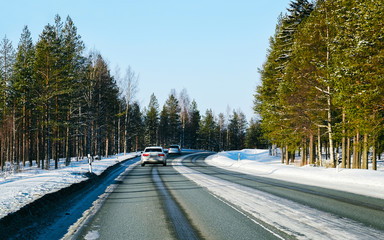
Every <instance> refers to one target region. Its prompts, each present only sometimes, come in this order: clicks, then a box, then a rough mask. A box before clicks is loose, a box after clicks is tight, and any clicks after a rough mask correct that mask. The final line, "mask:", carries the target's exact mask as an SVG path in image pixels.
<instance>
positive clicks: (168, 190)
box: [77, 154, 384, 239]
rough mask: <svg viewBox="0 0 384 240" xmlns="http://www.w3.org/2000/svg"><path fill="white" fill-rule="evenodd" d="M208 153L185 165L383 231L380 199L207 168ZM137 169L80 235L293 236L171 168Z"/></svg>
mask: <svg viewBox="0 0 384 240" xmlns="http://www.w3.org/2000/svg"><path fill="white" fill-rule="evenodd" d="M205 156H206V154H202V155H200V156H191V157H187V158H185V160H184V161H183V163H184V165H185V166H187V167H189V168H192V169H193V170H196V171H199V172H201V173H204V174H207V175H209V176H215V177H217V178H221V179H223V180H226V181H230V182H233V183H236V184H240V185H242V186H246V187H249V188H252V189H257V190H260V191H263V192H267V193H270V194H273V195H276V196H279V197H282V198H285V199H289V200H292V201H294V202H298V203H300V204H303V205H306V206H309V207H311V208H315V209H318V210H321V211H325V212H329V213H331V214H333V215H336V216H340V218H348V219H353V220H354V221H357V222H360V223H361V224H363V225H366V226H370V227H373V228H374V229H377V230H379V231H383V230H384V201H382V200H381V199H375V198H370V197H365V196H360V195H355V194H350V193H345V192H339V191H334V190H329V189H323V188H318V187H311V186H307V185H300V184H294V183H288V182H283V181H278V180H273V179H269V178H263V177H256V176H251V175H246V174H240V173H235V172H231V171H226V170H222V169H219V168H216V167H212V166H209V165H207V164H205V163H204V161H203V159H204V157H205ZM174 158H175V157H174V156H171V157H169V159H168V164H167V166H166V167H164V166H162V165H146V166H145V167H140V166H138V167H136V168H134V169H133V170H132V171H131V172H129V173H128V174H126V176H124V179H123V180H122V181H121V183H120V184H119V186H118V187H117V188H116V189H115V190H114V191H113V192H112V193H111V194H110V196H109V197H108V198H107V199H106V201H105V202H104V204H103V205H102V206H101V208H100V209H99V210H98V211H97V213H96V214H95V215H94V216H93V217H92V218H91V219H90V221H89V222H88V223H87V224H86V225H85V226H84V227H83V228H82V230H81V231H80V234H79V235H77V238H78V239H294V238H295V237H294V236H291V235H288V234H287V233H285V232H281V231H280V230H278V229H277V228H275V227H273V226H271V225H269V224H267V223H265V222H262V221H261V220H259V219H256V218H255V217H254V216H251V215H250V214H247V213H245V212H243V211H241V210H239V209H238V208H236V206H233V205H231V204H229V203H227V202H226V201H225V200H223V199H220V198H219V197H217V196H215V195H213V194H212V193H210V192H209V191H208V190H206V189H205V188H202V187H200V186H199V185H197V184H196V183H195V182H193V181H191V180H189V179H188V178H186V177H185V176H183V175H181V174H180V173H179V172H178V171H176V170H175V169H174V167H173V166H172V164H170V163H171V162H172V160H173V159H174Z"/></svg>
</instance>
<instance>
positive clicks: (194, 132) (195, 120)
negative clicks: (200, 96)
mask: <svg viewBox="0 0 384 240" xmlns="http://www.w3.org/2000/svg"><path fill="white" fill-rule="evenodd" d="M190 116H191V121H190V122H189V127H188V136H189V142H190V147H191V148H192V149H197V147H198V140H197V139H198V133H199V130H200V119H201V116H200V111H199V109H198V108H197V103H196V101H195V100H193V101H192V103H191V106H190Z"/></svg>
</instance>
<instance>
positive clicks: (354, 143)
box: [352, 136, 357, 169]
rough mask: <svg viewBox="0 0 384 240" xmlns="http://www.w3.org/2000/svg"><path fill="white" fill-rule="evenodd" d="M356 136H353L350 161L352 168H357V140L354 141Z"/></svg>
mask: <svg viewBox="0 0 384 240" xmlns="http://www.w3.org/2000/svg"><path fill="white" fill-rule="evenodd" d="M356 139H357V138H356V136H354V137H353V163H352V168H353V169H356V168H357V141H356Z"/></svg>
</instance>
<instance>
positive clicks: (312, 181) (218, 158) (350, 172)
mask: <svg viewBox="0 0 384 240" xmlns="http://www.w3.org/2000/svg"><path fill="white" fill-rule="evenodd" d="M239 154H240V161H239V160H238V157H239ZM295 161H300V159H296V160H295ZM206 163H208V164H210V165H214V166H217V167H221V168H225V169H228V170H232V171H238V172H244V173H248V174H254V175H258V176H265V177H269V178H275V179H280V180H284V181H290V182H295V183H300V184H307V185H313V186H318V187H324V188H331V189H335V190H341V191H347V192H352V193H356V194H362V195H366V196H372V197H376V198H383V199H384V162H383V161H379V163H378V171H373V170H363V169H343V168H336V169H335V168H324V167H313V166H309V165H307V166H303V167H299V166H298V165H295V164H291V165H284V164H281V158H280V157H279V156H277V157H273V156H270V155H269V153H268V150H259V149H244V150H241V151H229V152H220V153H218V154H215V155H212V156H210V157H208V158H207V159H206Z"/></svg>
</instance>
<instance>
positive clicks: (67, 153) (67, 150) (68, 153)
mask: <svg viewBox="0 0 384 240" xmlns="http://www.w3.org/2000/svg"><path fill="white" fill-rule="evenodd" d="M70 112H71V107H69V110H68V112H67V122H68V123H69V120H70ZM70 134H71V130H70V129H69V125H68V126H67V136H66V140H65V166H69V164H70V163H71V146H70V144H71V143H70Z"/></svg>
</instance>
